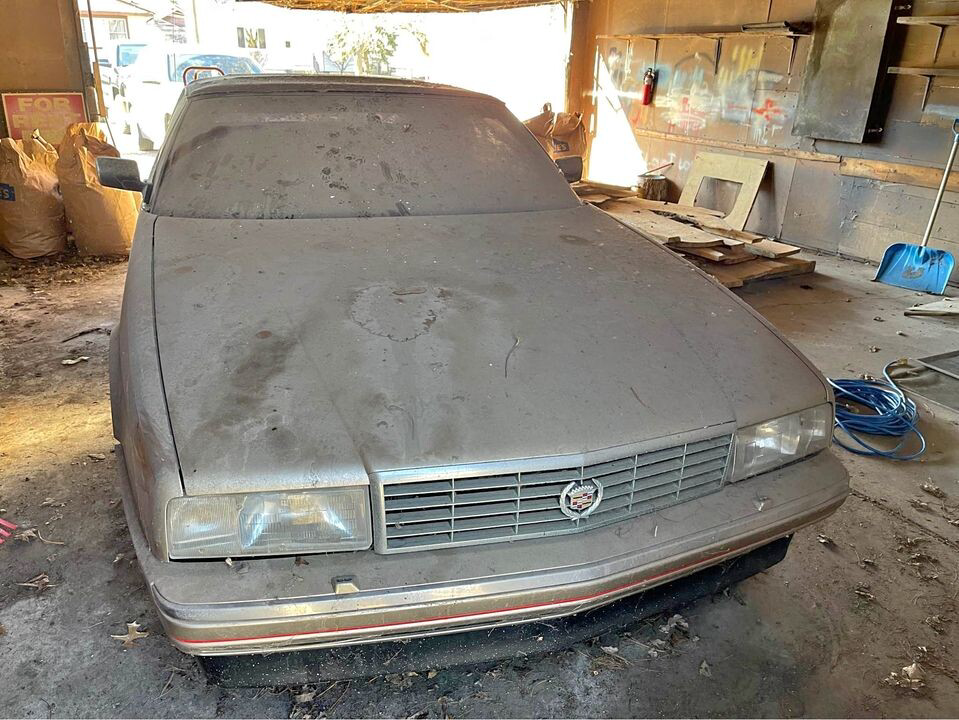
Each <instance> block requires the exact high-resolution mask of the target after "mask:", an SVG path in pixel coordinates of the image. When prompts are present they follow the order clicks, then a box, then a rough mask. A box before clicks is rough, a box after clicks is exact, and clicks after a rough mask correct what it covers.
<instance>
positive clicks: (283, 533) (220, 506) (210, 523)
mask: <svg viewBox="0 0 959 720" xmlns="http://www.w3.org/2000/svg"><path fill="white" fill-rule="evenodd" d="M369 507H370V503H369V492H368V490H367V488H365V487H345V488H331V489H328V490H304V491H302V492H275V493H273V492H270V493H248V494H241V495H196V496H192V497H178V498H174V499H173V500H171V501H170V503H169V505H167V538H168V542H169V549H170V557H171V558H173V559H186V558H226V557H243V556H250V555H295V554H301V553H316V552H333V551H344V550H365V549H366V548H368V547H370V543H371V539H372V531H371V529H370V511H369Z"/></svg>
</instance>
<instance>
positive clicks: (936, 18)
mask: <svg viewBox="0 0 959 720" xmlns="http://www.w3.org/2000/svg"><path fill="white" fill-rule="evenodd" d="M896 22H897V23H899V24H900V25H959V15H903V16H901V17H897V18H896Z"/></svg>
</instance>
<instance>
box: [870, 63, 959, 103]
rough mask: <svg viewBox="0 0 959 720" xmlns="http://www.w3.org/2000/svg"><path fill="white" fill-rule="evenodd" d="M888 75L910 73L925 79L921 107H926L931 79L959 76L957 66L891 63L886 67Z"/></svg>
mask: <svg viewBox="0 0 959 720" xmlns="http://www.w3.org/2000/svg"><path fill="white" fill-rule="evenodd" d="M886 72H887V73H889V74H890V75H911V76H912V77H921V78H922V79H923V80H925V81H926V88H925V90H923V92H922V109H923V110H925V109H926V101H927V100H928V99H929V89H930V87H931V86H932V79H933V78H937V77H959V68H940V67H899V66H897V65H893V66H891V67H888V68H886Z"/></svg>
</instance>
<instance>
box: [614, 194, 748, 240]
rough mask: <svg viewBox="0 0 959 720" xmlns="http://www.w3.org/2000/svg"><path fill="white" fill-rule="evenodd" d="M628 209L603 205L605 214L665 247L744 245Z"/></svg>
mask: <svg viewBox="0 0 959 720" xmlns="http://www.w3.org/2000/svg"><path fill="white" fill-rule="evenodd" d="M627 208H628V209H627V210H626V211H625V212H623V208H621V207H619V204H618V203H603V210H604V211H605V212H607V213H609V214H610V215H612V216H613V217H614V218H616V219H617V220H619V221H620V222H622V223H624V224H626V225H629V226H630V227H632V228H635V229H636V230H639V232H641V233H642V234H643V235H645V236H646V237H648V238H650V239H652V240H655V241H656V242H658V243H661V244H663V245H671V246H672V245H675V246H681V247H715V246H718V245H739V244H742V243H740V242H739V241H737V240H732V239H730V238H723V237H719V236H717V235H714V234H712V233H708V232H706V231H704V230H700V229H699V228H697V227H693V226H692V225H687V224H686V223H681V222H676V221H675V220H669V219H667V218H664V217H661V216H659V215H657V214H656V213H653V212H650V211H648V210H634V209H633V208H632V207H631V206H627Z"/></svg>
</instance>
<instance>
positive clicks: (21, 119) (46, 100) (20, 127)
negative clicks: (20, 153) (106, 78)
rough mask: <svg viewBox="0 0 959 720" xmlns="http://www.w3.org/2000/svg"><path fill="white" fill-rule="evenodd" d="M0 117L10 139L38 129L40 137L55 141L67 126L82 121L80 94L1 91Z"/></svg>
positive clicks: (83, 118) (57, 140)
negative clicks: (5, 125) (5, 123)
mask: <svg viewBox="0 0 959 720" xmlns="http://www.w3.org/2000/svg"><path fill="white" fill-rule="evenodd" d="M3 116H4V118H5V119H6V121H7V131H8V132H9V133H10V137H12V138H13V139H14V140H21V139H23V138H26V137H30V134H31V133H32V132H33V131H34V130H39V131H40V134H41V135H42V136H43V139H44V140H47V141H48V142H52V143H58V142H60V140H61V139H62V138H63V133H64V131H65V130H66V129H67V125H69V124H70V123H75V122H85V121H86V119H87V114H86V112H85V111H84V106H83V93H74V92H65V93H48V92H43V93H3Z"/></svg>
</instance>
